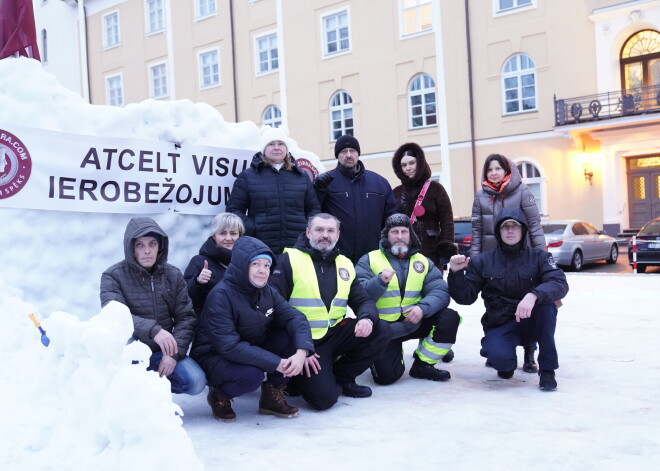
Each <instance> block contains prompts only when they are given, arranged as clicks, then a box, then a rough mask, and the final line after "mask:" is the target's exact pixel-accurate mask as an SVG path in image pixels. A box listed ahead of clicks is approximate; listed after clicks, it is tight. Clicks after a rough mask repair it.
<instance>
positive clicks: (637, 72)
mask: <svg viewBox="0 0 660 471" xmlns="http://www.w3.org/2000/svg"><path fill="white" fill-rule="evenodd" d="M621 83H622V84H623V88H625V89H630V88H638V87H646V86H649V85H660V33H658V32H657V31H653V30H649V29H646V30H643V31H639V32H637V33H635V34H633V35H632V36H631V37H630V38H628V40H627V41H626V42H625V44H624V45H623V47H622V48H621Z"/></svg>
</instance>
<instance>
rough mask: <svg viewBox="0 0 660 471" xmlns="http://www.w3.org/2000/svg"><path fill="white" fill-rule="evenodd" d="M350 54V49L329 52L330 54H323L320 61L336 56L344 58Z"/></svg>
mask: <svg viewBox="0 0 660 471" xmlns="http://www.w3.org/2000/svg"><path fill="white" fill-rule="evenodd" d="M351 52H353V51H352V50H351V49H346V50H345V51H338V52H331V53H328V54H325V53H324V54H323V57H322V59H323V60H325V59H333V58H335V57H337V56H345V55H346V54H350V53H351Z"/></svg>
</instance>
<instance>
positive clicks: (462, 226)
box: [454, 217, 472, 257]
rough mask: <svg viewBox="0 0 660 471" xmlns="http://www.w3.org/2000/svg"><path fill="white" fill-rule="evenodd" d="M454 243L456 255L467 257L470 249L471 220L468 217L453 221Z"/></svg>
mask: <svg viewBox="0 0 660 471" xmlns="http://www.w3.org/2000/svg"><path fill="white" fill-rule="evenodd" d="M454 243H455V244H456V247H458V253H459V254H461V255H465V256H466V257H468V256H469V255H470V247H472V220H471V219H470V218H469V217H461V218H455V219H454Z"/></svg>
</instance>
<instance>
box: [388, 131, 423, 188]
mask: <svg viewBox="0 0 660 471" xmlns="http://www.w3.org/2000/svg"><path fill="white" fill-rule="evenodd" d="M406 151H411V153H412V154H413V155H414V156H415V158H416V159H417V172H416V173H415V176H414V177H413V178H408V177H407V176H406V175H405V174H404V173H403V170H402V169H401V159H402V158H403V156H404V155H405V154H406ZM392 169H393V170H394V173H395V174H396V176H397V178H398V179H399V180H401V183H402V184H403V186H419V185H420V184H422V183H424V182H425V181H426V180H428V179H429V178H431V167H429V164H428V162H427V161H426V155H424V150H423V149H422V148H421V147H420V146H419V145H418V144H415V143H414V142H408V143H406V144H403V145H402V146H400V147H399V148H398V149H397V150H396V151H395V152H394V156H392Z"/></svg>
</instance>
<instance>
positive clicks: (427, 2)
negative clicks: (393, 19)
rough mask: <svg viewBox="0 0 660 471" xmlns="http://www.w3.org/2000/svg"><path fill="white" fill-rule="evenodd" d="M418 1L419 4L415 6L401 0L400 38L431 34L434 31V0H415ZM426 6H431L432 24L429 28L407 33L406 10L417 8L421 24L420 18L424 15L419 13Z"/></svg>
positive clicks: (417, 17)
mask: <svg viewBox="0 0 660 471" xmlns="http://www.w3.org/2000/svg"><path fill="white" fill-rule="evenodd" d="M414 1H416V2H417V4H416V5H415V6H413V7H406V5H405V3H406V0H399V39H408V38H414V37H416V36H421V35H423V34H429V33H433V1H432V0H414ZM424 7H430V8H431V25H430V27H429V28H428V29H419V30H417V31H414V32H412V33H406V18H405V17H406V15H405V12H406V11H409V10H415V11H416V12H417V14H416V15H415V16H416V20H417V24H418V26H419V23H420V22H421V21H420V18H422V15H421V14H419V10H421V9H422V8H424Z"/></svg>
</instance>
